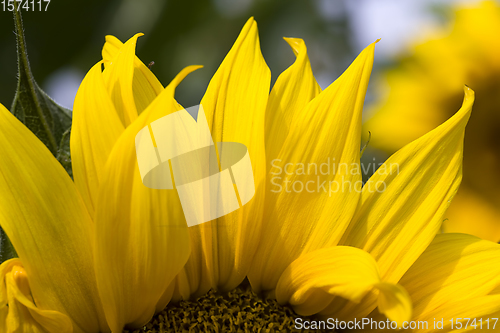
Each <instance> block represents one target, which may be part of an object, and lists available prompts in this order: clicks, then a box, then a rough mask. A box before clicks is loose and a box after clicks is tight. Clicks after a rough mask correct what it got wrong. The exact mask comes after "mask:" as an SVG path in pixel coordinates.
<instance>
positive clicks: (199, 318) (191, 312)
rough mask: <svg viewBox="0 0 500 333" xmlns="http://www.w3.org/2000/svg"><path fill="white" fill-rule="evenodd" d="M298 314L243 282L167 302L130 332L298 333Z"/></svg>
mask: <svg viewBox="0 0 500 333" xmlns="http://www.w3.org/2000/svg"><path fill="white" fill-rule="evenodd" d="M298 317H300V316H299V315H297V314H296V313H295V312H294V311H293V310H292V309H291V308H290V307H288V306H282V305H280V304H278V302H276V300H274V299H265V298H262V297H261V296H259V295H257V294H256V293H254V292H252V290H251V289H250V287H249V286H248V285H242V286H240V287H238V288H236V289H235V290H233V291H230V292H228V293H218V292H215V291H213V290H211V291H210V292H208V293H207V294H206V295H204V296H202V297H200V298H198V299H197V300H193V301H181V302H179V303H178V304H169V305H168V306H167V307H166V308H165V309H164V310H163V311H162V312H160V313H158V314H156V315H155V316H154V318H153V319H152V320H151V321H150V322H149V323H148V324H147V325H146V326H144V328H142V329H140V330H135V331H133V332H129V333H139V332H300V330H297V329H295V319H296V318H298ZM318 332H322V331H321V330H318Z"/></svg>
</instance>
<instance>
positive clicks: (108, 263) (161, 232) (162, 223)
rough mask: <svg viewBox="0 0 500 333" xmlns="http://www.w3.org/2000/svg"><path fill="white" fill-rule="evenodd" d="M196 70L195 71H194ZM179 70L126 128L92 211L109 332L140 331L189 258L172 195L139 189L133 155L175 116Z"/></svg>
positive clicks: (182, 222) (185, 235)
mask: <svg viewBox="0 0 500 333" xmlns="http://www.w3.org/2000/svg"><path fill="white" fill-rule="evenodd" d="M198 67H199V66H198ZM198 67H197V66H191V67H188V68H186V69H185V70H183V71H182V72H181V73H179V75H178V76H177V77H176V78H175V79H174V80H173V81H172V83H171V84H170V85H169V86H167V88H165V90H164V91H163V92H162V93H161V94H160V95H159V96H158V97H157V98H156V99H155V100H154V101H153V103H152V104H151V105H150V106H149V107H148V108H147V109H146V110H145V111H144V112H143V113H142V114H141V115H140V116H139V118H137V120H136V121H135V122H134V123H132V124H131V125H130V126H129V127H128V128H127V129H126V130H125V132H124V133H123V134H122V136H121V137H120V139H119V140H118V141H117V143H116V144H115V146H114V148H113V150H112V152H111V154H110V156H109V158H108V162H107V164H106V167H105V170H104V173H103V180H102V182H101V186H100V189H99V200H98V202H97V206H96V223H95V225H96V255H95V260H96V276H97V282H98V286H99V294H100V296H101V299H102V300H103V305H104V311H105V313H106V319H107V321H108V324H109V325H110V327H111V329H112V331H113V332H114V331H116V332H120V331H121V330H122V329H123V326H124V325H125V324H129V325H130V326H131V327H140V326H141V325H144V324H145V323H146V322H147V321H149V320H150V319H151V317H152V316H153V314H154V312H155V309H156V305H157V304H158V303H159V302H161V301H162V300H164V297H162V295H164V294H165V293H166V291H167V288H168V286H169V284H170V282H171V281H172V279H173V278H174V277H175V275H176V274H177V273H178V272H179V270H180V269H181V268H182V266H183V265H184V264H185V262H186V260H187V258H188V255H189V238H188V228H187V225H186V221H185V218H184V215H183V211H182V207H181V204H180V201H179V198H178V195H177V193H176V191H174V190H154V189H150V188H148V187H146V186H144V185H143V183H142V180H141V177H140V173H139V169H138V165H137V157H136V150H135V137H136V135H137V133H138V132H139V131H140V130H141V129H142V128H144V127H145V126H148V124H149V123H151V122H152V121H154V120H156V119H158V118H160V117H162V116H165V115H167V114H169V113H172V112H175V111H178V110H181V109H182V107H181V106H180V105H178V104H177V102H176V101H175V99H174V89H175V87H176V86H177V84H178V83H179V82H180V81H181V80H182V79H183V78H184V77H185V76H186V75H187V74H188V73H189V72H191V71H193V70H195V69H196V68H198Z"/></svg>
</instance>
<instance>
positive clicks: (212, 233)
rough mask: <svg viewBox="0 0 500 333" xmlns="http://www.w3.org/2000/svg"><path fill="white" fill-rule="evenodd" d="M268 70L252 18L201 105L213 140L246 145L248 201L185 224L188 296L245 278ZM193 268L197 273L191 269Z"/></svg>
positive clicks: (259, 191) (258, 210)
mask: <svg viewBox="0 0 500 333" xmlns="http://www.w3.org/2000/svg"><path fill="white" fill-rule="evenodd" d="M269 86H270V72H269V68H268V67H267V65H266V63H265V61H264V59H263V57H262V53H261V50H260V44H259V36H258V31H257V23H256V22H255V21H254V20H253V18H251V19H250V20H248V22H247V23H246V24H245V26H244V27H243V29H242V31H241V33H240V35H239V37H238V39H237V40H236V42H235V43H234V45H233V47H232V48H231V50H230V51H229V53H228V54H227V56H226V57H225V59H224V61H223V62H222V64H221V65H220V67H219V69H218V70H217V72H216V73H215V75H214V76H213V78H212V80H211V81H210V84H209V86H208V88H207V92H206V93H205V96H204V97H203V99H202V101H201V104H202V106H203V108H204V110H205V114H206V117H207V122H208V126H209V128H210V130H211V133H212V138H213V141H214V142H226V141H227V142H239V143H242V144H244V145H245V146H246V147H247V148H248V153H249V155H250V160H251V163H252V170H253V177H254V182H255V195H254V197H253V199H252V200H251V201H250V202H248V203H247V204H245V205H244V206H243V207H242V208H240V209H238V210H236V211H234V212H233V213H230V214H228V215H225V216H223V217H221V218H219V219H217V220H213V221H210V222H207V223H203V224H201V225H196V226H193V227H191V228H189V231H190V235H191V239H192V242H191V244H192V246H193V252H192V255H191V257H190V259H189V263H188V264H187V265H186V268H185V270H186V272H185V275H184V276H185V277H186V278H187V279H189V280H185V279H179V284H180V285H179V288H181V289H184V290H185V289H186V288H188V289H189V290H190V294H194V293H198V294H199V293H205V292H207V291H208V289H209V288H210V287H211V286H213V287H216V288H221V289H234V288H235V287H237V286H238V285H239V284H240V283H241V282H242V281H243V279H244V278H245V276H246V274H247V272H248V270H249V267H250V264H251V258H252V257H253V254H254V253H255V249H256V247H257V242H258V240H259V237H260V226H261V214H262V209H263V197H264V182H265V174H266V164H265V147H264V120H265V118H264V117H265V110H266V103H267V99H268V95H269ZM194 270H196V271H194Z"/></svg>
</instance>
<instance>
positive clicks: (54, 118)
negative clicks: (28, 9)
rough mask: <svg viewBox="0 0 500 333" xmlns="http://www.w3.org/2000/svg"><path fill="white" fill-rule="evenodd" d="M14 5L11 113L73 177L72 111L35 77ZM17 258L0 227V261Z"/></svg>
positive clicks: (19, 12)
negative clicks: (15, 74) (14, 82)
mask: <svg viewBox="0 0 500 333" xmlns="http://www.w3.org/2000/svg"><path fill="white" fill-rule="evenodd" d="M14 5H15V6H16V7H15V9H14V27H15V32H16V40H17V64H18V82H17V91H16V95H15V97H14V101H13V103H12V107H11V108H10V112H12V114H14V116H16V118H18V119H19V120H20V121H21V122H22V123H23V124H24V125H26V127H28V128H29V129H30V130H31V131H32V132H33V133H34V134H35V135H36V136H37V137H38V139H40V141H42V142H43V143H44V144H45V146H47V148H48V149H49V150H50V151H51V152H52V154H53V155H54V156H55V157H56V158H57V160H58V161H59V162H60V163H61V165H62V166H63V167H64V169H66V171H67V172H68V174H69V175H70V176H71V177H72V176H73V172H72V169H71V156H70V149H69V137H70V132H71V111H70V110H68V109H66V108H63V107H62V106H60V105H58V104H57V103H56V102H54V100H52V98H50V97H49V96H48V95H47V94H46V93H45V92H44V91H43V90H42V89H40V87H39V86H38V84H37V83H36V81H35V79H34V78H33V74H32V73H31V69H30V65H29V61H28V54H27V51H26V41H25V38H24V30H23V21H22V18H21V11H20V10H17V6H18V3H17V2H16V1H14ZM14 257H17V253H16V251H15V249H14V247H13V246H12V243H11V242H10V240H9V238H8V237H7V235H6V233H5V232H4V231H3V230H2V228H0V264H1V263H2V262H4V261H6V260H8V259H11V258H14Z"/></svg>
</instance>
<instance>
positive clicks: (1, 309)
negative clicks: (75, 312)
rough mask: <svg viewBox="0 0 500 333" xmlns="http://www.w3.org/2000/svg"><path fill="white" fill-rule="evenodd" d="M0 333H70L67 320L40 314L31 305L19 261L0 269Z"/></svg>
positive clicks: (55, 314) (54, 313)
mask: <svg viewBox="0 0 500 333" xmlns="http://www.w3.org/2000/svg"><path fill="white" fill-rule="evenodd" d="M0 281H1V283H0V332H5V333H11V332H16V333H45V332H49V333H61V332H62V333H69V332H73V324H72V323H71V320H70V319H69V317H68V316H66V315H64V314H62V313H60V312H57V311H52V310H42V309H40V308H38V307H37V306H36V305H35V303H34V302H33V298H32V296H31V290H30V287H29V282H28V278H27V276H26V271H25V270H24V268H23V266H22V263H21V261H20V260H19V259H17V258H15V259H11V260H8V261H5V262H4V263H2V265H0Z"/></svg>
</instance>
